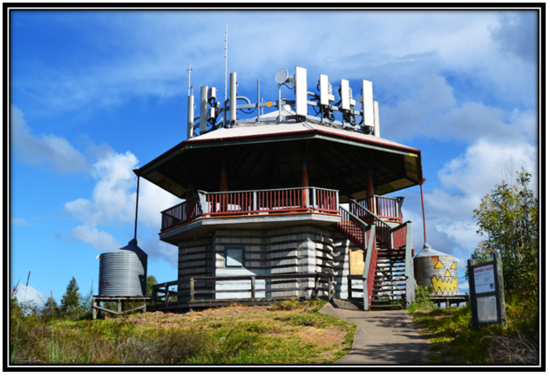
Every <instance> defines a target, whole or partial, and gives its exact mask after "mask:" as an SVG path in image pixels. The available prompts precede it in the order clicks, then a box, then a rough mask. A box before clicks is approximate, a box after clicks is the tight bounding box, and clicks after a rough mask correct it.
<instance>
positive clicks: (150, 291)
mask: <svg viewBox="0 0 550 377" xmlns="http://www.w3.org/2000/svg"><path fill="white" fill-rule="evenodd" d="M155 284H157V278H156V277H154V276H153V275H149V276H147V287H146V290H147V292H146V295H147V296H151V295H152V294H153V285H155Z"/></svg>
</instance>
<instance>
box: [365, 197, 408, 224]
mask: <svg viewBox="0 0 550 377" xmlns="http://www.w3.org/2000/svg"><path fill="white" fill-rule="evenodd" d="M401 201H402V199H401V198H390V197H387V196H377V195H374V196H369V197H368V198H365V199H362V200H358V201H357V202H358V203H359V204H361V205H362V206H363V207H365V208H369V209H371V208H372V212H373V213H374V214H375V215H376V216H378V217H380V218H381V219H384V220H387V221H396V222H399V223H402V222H403V214H402V213H401V208H400V206H401ZM369 203H370V206H369Z"/></svg>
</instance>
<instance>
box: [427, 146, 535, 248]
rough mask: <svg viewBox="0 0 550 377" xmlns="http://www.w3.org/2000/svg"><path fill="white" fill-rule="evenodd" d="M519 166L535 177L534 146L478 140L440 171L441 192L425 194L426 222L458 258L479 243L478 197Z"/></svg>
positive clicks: (506, 177) (486, 192) (479, 198)
mask: <svg viewBox="0 0 550 377" xmlns="http://www.w3.org/2000/svg"><path fill="white" fill-rule="evenodd" d="M521 167H524V168H525V169H526V170H527V171H529V172H531V173H534V174H536V171H537V170H536V169H537V150H536V147H534V146H532V145H530V144H528V143H526V142H518V143H517V144H495V143H492V142H489V141H487V140H484V139H481V140H479V141H477V142H475V143H474V144H473V145H472V146H470V147H469V148H468V149H467V150H466V152H465V153H464V154H463V155H461V156H459V157H457V158H455V159H453V160H451V161H449V162H448V163H447V164H445V166H444V167H443V168H442V169H441V170H440V171H439V174H438V175H439V181H440V183H441V188H440V189H434V190H430V191H424V200H425V205H426V212H427V213H428V214H429V217H430V219H429V222H430V223H433V224H434V226H435V228H436V229H437V231H438V232H439V233H442V234H445V235H446V237H447V238H448V239H450V240H452V241H453V243H454V250H456V252H458V253H460V254H461V255H456V256H457V257H458V258H460V259H464V258H467V257H469V256H470V255H471V253H472V252H473V249H474V247H476V246H477V244H478V243H479V241H480V240H481V237H479V236H478V235H477V234H476V230H477V229H478V227H477V225H476V223H477V220H476V219H474V218H473V211H474V209H477V208H478V207H479V204H480V201H481V198H482V197H483V196H484V195H485V194H489V193H490V192H491V190H493V189H494V188H495V184H497V183H500V182H501V181H502V180H503V179H504V180H509V179H510V177H509V176H510V172H509V170H512V172H514V171H517V170H519V169H520V168H521ZM535 186H536V183H534V184H533V187H535ZM427 221H428V220H427ZM429 233H430V232H429ZM429 240H430V236H429V235H428V242H429ZM429 243H430V242H429ZM432 246H433V245H432ZM441 251H444V250H441ZM444 252H445V251H444Z"/></svg>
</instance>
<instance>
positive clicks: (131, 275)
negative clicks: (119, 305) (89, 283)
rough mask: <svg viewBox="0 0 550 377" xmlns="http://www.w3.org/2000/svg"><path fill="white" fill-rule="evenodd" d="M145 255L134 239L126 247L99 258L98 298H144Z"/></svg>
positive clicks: (145, 277)
mask: <svg viewBox="0 0 550 377" xmlns="http://www.w3.org/2000/svg"><path fill="white" fill-rule="evenodd" d="M146 284H147V254H145V252H144V251H143V250H141V249H140V248H139V247H138V245H137V241H136V240H135V239H133V240H131V241H130V242H129V243H128V245H127V246H125V247H123V248H121V249H119V250H115V251H110V252H107V253H103V254H101V255H100V258H99V295H100V296H145V294H146Z"/></svg>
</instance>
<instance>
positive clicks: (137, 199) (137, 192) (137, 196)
mask: <svg viewBox="0 0 550 377" xmlns="http://www.w3.org/2000/svg"><path fill="white" fill-rule="evenodd" d="M138 202H139V175H138V178H137V190H136V222H135V224H134V240H136V241H137V238H136V237H137V220H138Z"/></svg>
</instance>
